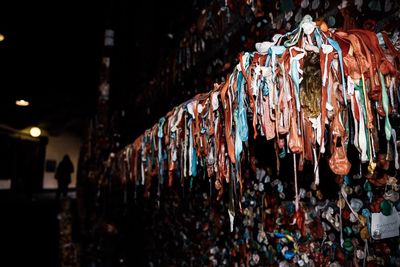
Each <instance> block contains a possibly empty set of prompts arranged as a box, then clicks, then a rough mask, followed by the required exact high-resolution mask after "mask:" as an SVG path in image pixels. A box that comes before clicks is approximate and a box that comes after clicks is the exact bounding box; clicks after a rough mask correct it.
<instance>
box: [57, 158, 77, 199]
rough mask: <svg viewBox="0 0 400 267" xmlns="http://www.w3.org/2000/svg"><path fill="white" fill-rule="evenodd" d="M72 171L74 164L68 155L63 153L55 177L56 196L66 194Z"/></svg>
mask: <svg viewBox="0 0 400 267" xmlns="http://www.w3.org/2000/svg"><path fill="white" fill-rule="evenodd" d="M73 172H74V165H73V164H72V162H71V160H70V158H69V156H68V155H65V156H64V158H63V159H62V161H61V162H60V163H59V164H58V166H57V170H56V175H55V178H56V179H57V182H58V188H57V198H60V195H61V194H62V195H63V197H66V196H67V193H68V185H69V184H70V183H71V173H73Z"/></svg>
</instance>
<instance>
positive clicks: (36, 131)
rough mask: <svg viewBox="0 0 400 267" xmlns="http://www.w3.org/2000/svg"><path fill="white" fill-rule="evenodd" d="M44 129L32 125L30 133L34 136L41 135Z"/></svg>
mask: <svg viewBox="0 0 400 267" xmlns="http://www.w3.org/2000/svg"><path fill="white" fill-rule="evenodd" d="M41 133H42V131H41V130H40V128H38V127H32V128H31V130H30V134H31V136H32V137H39V136H40V134H41Z"/></svg>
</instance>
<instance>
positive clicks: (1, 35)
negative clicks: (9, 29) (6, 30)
mask: <svg viewBox="0 0 400 267" xmlns="http://www.w3.org/2000/svg"><path fill="white" fill-rule="evenodd" d="M4 39H6V37H4V35H3V34H1V33H0V42H2V41H4Z"/></svg>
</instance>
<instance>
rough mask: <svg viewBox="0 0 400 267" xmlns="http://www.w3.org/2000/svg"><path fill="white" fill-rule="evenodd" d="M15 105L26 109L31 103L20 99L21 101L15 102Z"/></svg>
mask: <svg viewBox="0 0 400 267" xmlns="http://www.w3.org/2000/svg"><path fill="white" fill-rule="evenodd" d="M15 104H16V105H17V106H20V107H26V106H29V101H26V100H23V99H20V100H17V101H15Z"/></svg>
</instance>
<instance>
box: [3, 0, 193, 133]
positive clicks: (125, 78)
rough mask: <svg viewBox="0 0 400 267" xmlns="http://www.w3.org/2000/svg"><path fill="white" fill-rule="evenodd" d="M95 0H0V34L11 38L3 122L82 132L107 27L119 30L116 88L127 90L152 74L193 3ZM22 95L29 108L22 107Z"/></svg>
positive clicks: (5, 67)
mask: <svg viewBox="0 0 400 267" xmlns="http://www.w3.org/2000/svg"><path fill="white" fill-rule="evenodd" d="M136 2H137V3H136ZM94 3H96V4H95V5H94V4H88V3H85V1H77V0H70V1H55V2H40V1H39V2H38V1H26V3H25V2H24V3H22V2H20V1H9V2H8V3H7V1H6V2H4V1H2V2H0V10H1V11H2V14H1V15H0V33H2V34H3V35H5V38H6V39H5V40H4V41H3V42H0V77H1V79H0V81H1V84H0V88H1V89H0V92H1V94H2V95H1V97H0V125H7V126H10V127H13V128H15V129H22V128H25V127H29V126H31V125H34V124H37V125H40V126H42V127H43V128H44V129H46V130H47V131H49V132H50V133H55V134H56V133H58V132H61V131H65V130H67V131H71V132H75V133H78V134H79V133H80V131H81V130H82V127H84V126H85V123H87V120H88V118H90V117H91V116H92V115H93V114H94V112H95V108H96V91H97V86H98V81H99V73H100V72H99V70H100V60H101V56H102V51H103V50H102V49H103V48H102V43H103V34H104V29H105V28H106V27H112V28H113V29H114V30H115V48H114V51H113V53H112V61H111V68H112V71H111V74H112V76H111V79H112V88H111V90H112V91H113V92H114V94H116V95H124V94H126V92H132V91H134V90H136V87H135V84H138V83H143V82H146V80H148V79H149V77H151V73H152V72H154V71H155V68H156V67H157V65H158V64H157V62H158V61H159V60H160V58H161V56H162V54H163V53H165V51H166V50H168V49H169V48H172V47H173V46H174V45H175V43H174V40H171V39H169V38H168V37H167V34H168V33H173V34H174V35H175V34H176V33H179V31H181V29H182V28H183V27H184V25H185V18H186V19H187V16H185V15H183V14H185V13H186V14H187V11H188V10H190V8H191V5H192V3H191V2H190V1H183V0H181V1H177V0H175V1H152V2H151V3H148V1H140V2H139V1H127V0H126V1H105V0H102V1H96V2H94ZM177 6H179V7H180V8H176V7H177ZM178 25H179V26H178ZM134 94H140V91H138V92H135V93H134ZM20 98H23V99H26V100H28V101H30V102H31V106H29V107H17V106H16V105H15V100H16V99H20ZM125 104H127V103H125Z"/></svg>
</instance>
